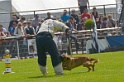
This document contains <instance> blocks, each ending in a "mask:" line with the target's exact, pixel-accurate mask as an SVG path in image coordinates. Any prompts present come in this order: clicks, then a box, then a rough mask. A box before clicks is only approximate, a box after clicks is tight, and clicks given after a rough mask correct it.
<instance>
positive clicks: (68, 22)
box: [66, 17, 77, 31]
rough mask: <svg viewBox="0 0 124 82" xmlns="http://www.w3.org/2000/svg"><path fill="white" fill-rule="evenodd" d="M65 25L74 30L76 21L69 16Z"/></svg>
mask: <svg viewBox="0 0 124 82" xmlns="http://www.w3.org/2000/svg"><path fill="white" fill-rule="evenodd" d="M66 25H67V26H68V27H69V29H70V30H72V31H73V30H74V31H76V28H77V27H76V23H75V20H74V18H73V17H70V18H69V19H68V21H67V22H66Z"/></svg>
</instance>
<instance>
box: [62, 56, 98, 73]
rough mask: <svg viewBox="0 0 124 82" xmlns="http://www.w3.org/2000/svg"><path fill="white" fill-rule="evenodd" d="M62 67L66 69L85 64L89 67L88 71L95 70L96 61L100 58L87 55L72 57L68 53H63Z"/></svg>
mask: <svg viewBox="0 0 124 82" xmlns="http://www.w3.org/2000/svg"><path fill="white" fill-rule="evenodd" d="M61 59H62V67H63V69H64V70H71V69H73V68H75V67H78V66H81V65H83V66H84V67H87V68H88V72H89V71H90V70H91V69H92V71H94V66H95V63H97V62H98V59H95V58H90V57H86V56H80V57H70V56H67V55H65V54H64V55H61Z"/></svg>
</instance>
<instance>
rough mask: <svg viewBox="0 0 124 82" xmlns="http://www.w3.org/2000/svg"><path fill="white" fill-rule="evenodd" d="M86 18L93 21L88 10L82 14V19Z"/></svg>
mask: <svg viewBox="0 0 124 82" xmlns="http://www.w3.org/2000/svg"><path fill="white" fill-rule="evenodd" d="M85 17H87V18H88V19H91V14H90V13H88V10H87V9H85V10H84V13H82V14H81V18H82V19H83V18H85Z"/></svg>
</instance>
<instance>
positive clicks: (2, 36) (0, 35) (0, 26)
mask: <svg viewBox="0 0 124 82" xmlns="http://www.w3.org/2000/svg"><path fill="white" fill-rule="evenodd" d="M5 37H6V34H4V32H3V29H2V25H0V39H2V38H5Z"/></svg>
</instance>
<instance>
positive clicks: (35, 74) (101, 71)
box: [0, 51, 124, 82]
mask: <svg viewBox="0 0 124 82" xmlns="http://www.w3.org/2000/svg"><path fill="white" fill-rule="evenodd" d="M84 55H85V54H84ZM74 56H79V55H74ZM87 56H90V57H94V58H98V59H99V60H100V61H99V62H98V63H97V64H96V66H95V71H94V72H92V71H91V72H86V71H87V68H85V67H82V66H80V67H77V68H75V69H73V70H71V71H64V75H63V76H55V74H54V70H53V67H52V65H51V60H50V58H49V57H48V62H47V65H48V72H49V73H48V75H47V76H45V77H43V76H42V74H41V73H40V71H39V67H38V64H37V59H36V58H34V59H24V60H12V67H11V68H12V71H14V72H15V73H14V74H2V73H3V71H5V63H4V62H0V73H1V74H0V82H76V81H77V82H124V51H119V52H107V53H100V54H92V55H87Z"/></svg>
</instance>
